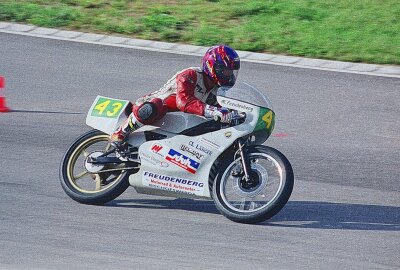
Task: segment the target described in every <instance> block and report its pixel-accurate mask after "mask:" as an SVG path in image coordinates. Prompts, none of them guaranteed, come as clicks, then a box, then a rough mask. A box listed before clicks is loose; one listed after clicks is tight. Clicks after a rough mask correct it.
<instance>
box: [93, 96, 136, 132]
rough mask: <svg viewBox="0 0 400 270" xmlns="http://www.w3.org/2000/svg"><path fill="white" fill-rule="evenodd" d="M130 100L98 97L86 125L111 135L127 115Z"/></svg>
mask: <svg viewBox="0 0 400 270" xmlns="http://www.w3.org/2000/svg"><path fill="white" fill-rule="evenodd" d="M128 104H129V101H128V100H121V99H114V98H108V97H103V96H97V97H96V99H95V101H94V102H93V104H92V106H91V107H90V109H89V112H88V114H87V117H86V124H87V125H88V126H91V127H93V128H95V129H98V130H100V131H103V132H105V133H108V134H111V133H112V132H114V131H115V129H116V128H117V127H118V126H119V124H120V123H122V121H123V120H124V119H126V115H125V113H124V111H125V108H126V107H127V105H128Z"/></svg>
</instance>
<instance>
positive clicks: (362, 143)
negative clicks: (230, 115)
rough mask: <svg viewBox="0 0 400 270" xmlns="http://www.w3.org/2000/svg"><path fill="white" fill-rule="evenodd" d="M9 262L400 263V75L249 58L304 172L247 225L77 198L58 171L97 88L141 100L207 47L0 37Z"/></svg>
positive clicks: (195, 206) (194, 206)
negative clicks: (278, 202)
mask: <svg viewBox="0 0 400 270" xmlns="http://www.w3.org/2000/svg"><path fill="white" fill-rule="evenodd" d="M0 59H1V60H0V74H2V75H3V76H4V77H5V78H6V89H5V94H6V97H7V104H8V106H9V107H10V108H11V109H12V110H13V111H12V112H10V113H3V114H0V168H1V169H0V247H1V248H0V268H1V269H55V268H56V269H71V268H74V269H95V268H111V269H117V268H118V269H128V268H131V269H132V268H133V269H172V268H175V269H244V268H251V269H398V268H399V267H400V260H399V258H398V254H399V253H400V247H399V245H398V243H399V239H400V238H399V237H400V211H399V210H400V196H399V195H400V194H399V193H400V184H399V181H398V180H399V178H400V171H399V165H400V164H399V154H398V153H399V152H400V151H399V150H400V133H399V130H400V120H399V117H398V115H399V113H400V106H399V104H400V91H399V90H400V88H399V86H400V80H399V79H398V78H388V77H380V76H367V75H360V74H352V73H338V72H333V71H325V70H314V69H302V68H297V67H290V66H277V65H268V64H259V63H250V62H244V63H243V65H242V69H241V71H240V75H239V79H240V80H242V81H247V82H250V83H252V84H254V85H255V86H257V87H258V88H260V89H261V90H263V91H265V93H267V94H268V96H269V97H270V99H271V100H272V102H273V105H274V110H275V112H276V114H277V122H276V128H275V131H274V136H273V137H272V138H271V139H270V140H268V141H267V144H268V145H271V146H273V147H276V148H277V149H279V150H280V151H282V152H283V153H284V154H285V155H286V156H287V157H288V158H289V160H290V161H291V163H292V165H293V168H294V172H295V177H296V181H295V188H294V192H293V195H292V197H291V199H290V201H289V203H288V204H287V206H286V207H285V208H284V209H283V210H282V211H281V212H280V213H279V214H278V215H276V216H275V217H274V218H273V219H271V220H269V221H267V222H263V223H261V224H258V225H243V224H237V223H234V222H232V221H229V220H227V219H226V218H224V217H223V216H221V215H220V214H219V213H218V212H217V210H216V209H215V207H214V206H213V203H212V201H203V200H200V201H194V200H183V199H173V198H164V197H155V196H145V195H139V194H136V192H135V191H134V189H133V188H130V189H128V190H127V191H126V192H125V193H124V194H123V195H122V196H121V197H120V198H118V199H116V200H115V201H113V202H111V203H110V204H107V205H105V206H88V205H81V204H78V203H76V202H74V201H72V200H71V199H69V198H68V197H67V196H66V195H65V194H64V192H63V191H62V189H61V186H60V184H59V180H58V167H59V162H60V160H61V157H62V155H63V153H64V151H65V150H66V149H67V147H68V145H69V144H71V143H72V142H73V140H74V139H75V138H76V137H77V136H79V135H80V134H82V133H83V132H85V131H86V130H88V129H89V128H88V127H87V126H85V117H86V112H87V110H88V109H89V106H90V105H91V103H92V101H93V100H94V98H95V97H96V95H98V94H100V95H104V96H110V97H115V98H121V99H130V100H132V99H135V98H137V97H139V96H141V95H143V94H145V93H147V92H149V91H152V90H155V89H158V88H159V87H160V86H161V85H162V84H163V83H165V82H166V81H167V80H168V79H169V78H170V77H171V76H172V75H173V74H175V72H176V71H178V70H180V69H183V68H185V67H188V66H198V64H199V62H200V57H199V56H193V55H179V54H168V53H163V52H156V51H143V50H138V49H133V48H123V47H109V46H103V45H96V44H85V43H76V42H69V41H64V40H53V39H43V38H38V37H30V36H21V35H14V34H5V33H0Z"/></svg>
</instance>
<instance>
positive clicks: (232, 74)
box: [215, 66, 239, 86]
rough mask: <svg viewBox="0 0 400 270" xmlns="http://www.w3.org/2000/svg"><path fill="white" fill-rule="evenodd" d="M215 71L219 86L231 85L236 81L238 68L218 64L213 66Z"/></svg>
mask: <svg viewBox="0 0 400 270" xmlns="http://www.w3.org/2000/svg"><path fill="white" fill-rule="evenodd" d="M215 73H216V75H217V78H218V84H219V86H233V85H234V84H235V82H236V79H237V76H238V73H239V70H238V69H234V70H233V69H229V68H227V67H225V66H220V67H218V68H217V67H216V68H215Z"/></svg>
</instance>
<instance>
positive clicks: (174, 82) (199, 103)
mask: <svg viewBox="0 0 400 270" xmlns="http://www.w3.org/2000/svg"><path fill="white" fill-rule="evenodd" d="M204 76H206V75H205V74H204V73H203V72H202V69H201V68H197V67H191V68H187V69H184V70H182V71H179V72H178V73H176V74H175V75H174V76H173V77H172V78H171V79H170V80H168V82H167V83H166V84H165V85H164V86H163V87H161V88H160V90H158V91H155V92H152V93H150V94H148V95H145V96H143V97H141V98H139V99H138V100H136V102H135V103H134V104H133V108H132V114H131V115H130V116H129V118H128V120H127V122H126V123H124V124H123V125H122V126H121V127H120V128H118V129H117V130H116V131H115V132H114V134H112V135H111V140H112V141H123V140H125V138H126V136H127V135H129V133H130V132H132V131H133V130H135V129H137V128H138V127H140V126H142V125H148V124H152V123H153V122H155V121H156V120H159V119H161V118H162V117H164V115H165V114H166V113H167V111H179V110H180V111H183V112H186V113H192V114H196V115H204V110H205V108H206V105H207V104H208V105H213V106H217V105H218V103H217V99H216V93H217V86H215V87H214V88H212V89H207V88H206V86H205V85H204V79H203V77H204Z"/></svg>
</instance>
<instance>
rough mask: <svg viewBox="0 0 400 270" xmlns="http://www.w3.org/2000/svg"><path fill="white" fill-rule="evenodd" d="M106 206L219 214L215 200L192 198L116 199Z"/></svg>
mask: <svg viewBox="0 0 400 270" xmlns="http://www.w3.org/2000/svg"><path fill="white" fill-rule="evenodd" d="M105 206H111V207H127V208H136V209H138V208H145V209H177V210H185V211H193V212H202V213H209V214H219V212H218V210H217V208H215V205H214V202H213V201H204V200H191V199H171V200H144V199H140V200H114V201H111V202H109V203H107V204H106V205H105Z"/></svg>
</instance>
